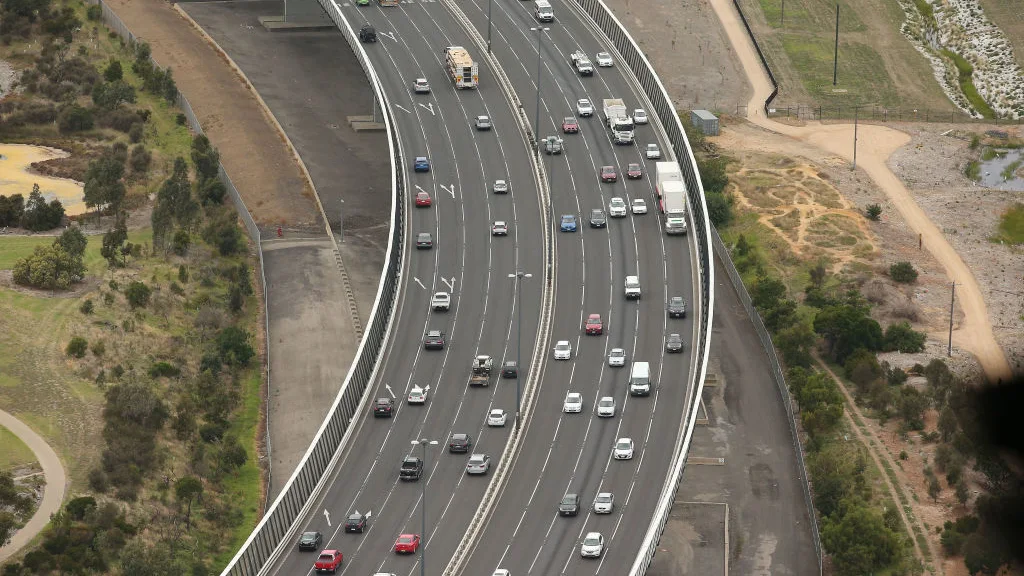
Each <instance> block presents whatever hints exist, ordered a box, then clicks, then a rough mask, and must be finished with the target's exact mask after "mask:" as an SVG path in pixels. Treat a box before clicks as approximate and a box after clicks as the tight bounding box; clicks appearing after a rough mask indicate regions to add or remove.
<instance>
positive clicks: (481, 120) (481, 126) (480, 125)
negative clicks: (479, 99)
mask: <svg viewBox="0 0 1024 576" xmlns="http://www.w3.org/2000/svg"><path fill="white" fill-rule="evenodd" d="M476 129H477V130H490V129H491V117H490V116H477V117H476Z"/></svg>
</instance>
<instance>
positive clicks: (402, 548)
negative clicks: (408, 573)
mask: <svg viewBox="0 0 1024 576" xmlns="http://www.w3.org/2000/svg"><path fill="white" fill-rule="evenodd" d="M419 549H420V535H419V534H402V535H400V536H399V537H398V539H397V540H395V554H415V553H416V551H417V550H419Z"/></svg>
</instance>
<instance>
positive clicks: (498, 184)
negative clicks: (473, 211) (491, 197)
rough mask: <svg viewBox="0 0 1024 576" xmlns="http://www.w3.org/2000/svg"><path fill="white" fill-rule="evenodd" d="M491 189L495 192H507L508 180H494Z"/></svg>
mask: <svg viewBox="0 0 1024 576" xmlns="http://www.w3.org/2000/svg"><path fill="white" fill-rule="evenodd" d="M493 190H494V193H495V194H508V182H506V181H504V180H495V181H494V187H493Z"/></svg>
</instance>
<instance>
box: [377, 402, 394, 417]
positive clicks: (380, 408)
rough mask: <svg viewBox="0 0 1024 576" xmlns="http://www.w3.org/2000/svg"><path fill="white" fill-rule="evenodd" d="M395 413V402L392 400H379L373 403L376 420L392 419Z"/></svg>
mask: <svg viewBox="0 0 1024 576" xmlns="http://www.w3.org/2000/svg"><path fill="white" fill-rule="evenodd" d="M394 411H395V401H394V400H392V399H391V398H377V400H376V401H375V402H374V403H373V417H374V418H390V417H391V415H392V414H393V413H394Z"/></svg>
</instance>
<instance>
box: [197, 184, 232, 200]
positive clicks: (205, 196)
mask: <svg viewBox="0 0 1024 576" xmlns="http://www.w3.org/2000/svg"><path fill="white" fill-rule="evenodd" d="M196 186H197V188H198V190H197V191H196V192H197V193H196V196H198V197H199V201H200V202H201V203H202V204H203V206H211V205H212V206H219V205H221V204H223V203H224V196H226V195H227V193H228V191H227V188H225V187H224V183H223V182H221V181H220V180H218V179H216V178H211V179H209V180H204V181H203V182H202V183H197V184H196Z"/></svg>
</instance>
